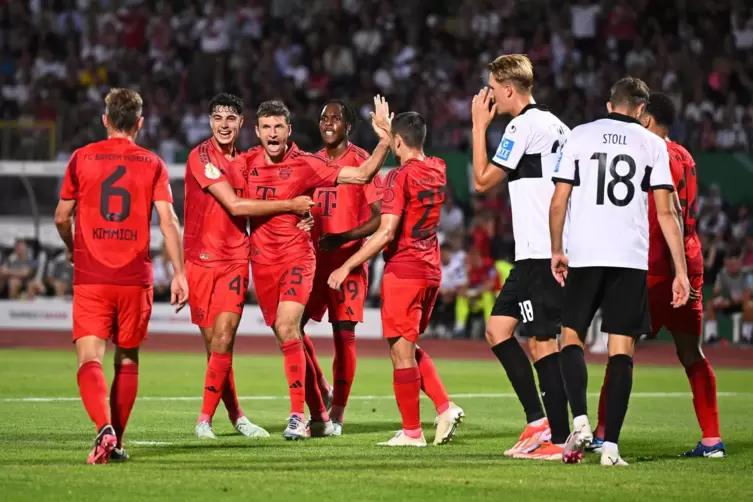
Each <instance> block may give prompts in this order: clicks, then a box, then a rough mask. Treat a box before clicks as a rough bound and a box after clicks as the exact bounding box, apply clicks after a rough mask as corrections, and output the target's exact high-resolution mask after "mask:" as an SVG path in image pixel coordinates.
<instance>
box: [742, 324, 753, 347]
mask: <svg viewBox="0 0 753 502" xmlns="http://www.w3.org/2000/svg"><path fill="white" fill-rule="evenodd" d="M743 338H744V339H745V341H746V342H749V341H751V338H753V322H750V321H745V322H743Z"/></svg>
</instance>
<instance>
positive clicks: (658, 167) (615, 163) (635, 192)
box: [552, 113, 674, 270]
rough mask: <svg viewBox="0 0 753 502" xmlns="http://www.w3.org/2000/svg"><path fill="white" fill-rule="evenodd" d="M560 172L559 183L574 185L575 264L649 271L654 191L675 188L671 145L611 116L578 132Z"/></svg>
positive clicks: (570, 248) (570, 246) (571, 251)
mask: <svg viewBox="0 0 753 502" xmlns="http://www.w3.org/2000/svg"><path fill="white" fill-rule="evenodd" d="M554 171H555V174H554V176H553V178H552V179H553V181H554V182H555V183H569V184H571V185H573V191H572V194H571V196H570V203H569V206H568V219H569V225H570V227H569V233H568V242H567V245H566V246H565V250H566V254H567V256H568V260H569V264H570V266H571V267H622V268H633V269H638V270H648V231H649V225H648V191H649V190H657V189H662V190H670V191H672V190H674V185H673V184H672V175H671V173H670V170H669V155H668V154H667V144H666V142H665V141H664V140H663V139H661V138H660V137H659V136H657V135H655V134H653V133H652V132H650V131H649V130H648V129H645V128H644V127H643V126H641V124H640V123H639V122H638V121H637V120H635V119H634V118H632V117H628V116H627V115H622V114H619V113H610V114H609V115H608V117H607V118H604V119H599V120H595V121H593V122H589V123H587V124H583V125H581V126H578V127H576V128H575V129H573V132H572V134H571V135H570V140H569V141H568V142H567V145H565V147H564V148H563V149H562V156H561V158H560V161H559V162H558V163H557V166H556V168H555V170H554Z"/></svg>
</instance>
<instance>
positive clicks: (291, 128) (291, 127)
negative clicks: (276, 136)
mask: <svg viewBox="0 0 753 502" xmlns="http://www.w3.org/2000/svg"><path fill="white" fill-rule="evenodd" d="M292 135H293V124H288V138H289V137H291V136H292Z"/></svg>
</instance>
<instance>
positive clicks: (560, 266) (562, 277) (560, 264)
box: [552, 253, 568, 288]
mask: <svg viewBox="0 0 753 502" xmlns="http://www.w3.org/2000/svg"><path fill="white" fill-rule="evenodd" d="M567 265H568V260H567V255H566V254H564V253H553V254H552V275H553V276H554V278H555V279H556V280H557V282H559V283H560V286H562V287H563V288H564V287H565V281H566V280H567Z"/></svg>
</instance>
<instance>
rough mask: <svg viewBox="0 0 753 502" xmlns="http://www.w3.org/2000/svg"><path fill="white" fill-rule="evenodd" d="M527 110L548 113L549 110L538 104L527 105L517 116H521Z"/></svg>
mask: <svg viewBox="0 0 753 502" xmlns="http://www.w3.org/2000/svg"><path fill="white" fill-rule="evenodd" d="M528 110H541V111H542V112H548V111H549V108H548V107H546V106H544V105H540V104H538V103H528V104H527V105H526V106H525V107H524V108H523V109H522V110H520V113H519V114H518V116H520V115H523V114H524V113H525V112H527V111H528Z"/></svg>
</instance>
